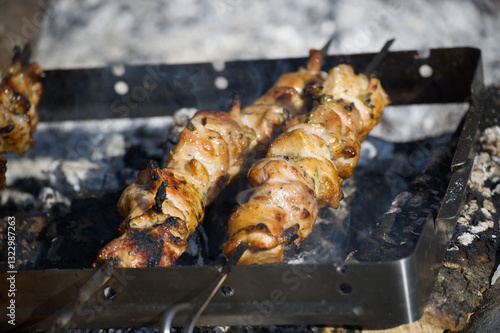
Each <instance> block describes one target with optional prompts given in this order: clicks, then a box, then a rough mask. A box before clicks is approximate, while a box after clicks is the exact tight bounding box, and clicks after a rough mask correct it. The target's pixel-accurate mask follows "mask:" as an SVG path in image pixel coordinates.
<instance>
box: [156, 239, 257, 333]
mask: <svg viewBox="0 0 500 333" xmlns="http://www.w3.org/2000/svg"><path fill="white" fill-rule="evenodd" d="M247 248H248V245H247V244H246V243H242V244H240V245H239V246H238V247H237V248H236V250H235V251H234V252H233V254H232V255H231V257H230V258H229V259H228V260H227V261H226V263H225V264H224V266H223V267H222V270H221V272H220V274H219V276H218V277H217V279H216V280H214V281H213V282H212V284H211V285H210V287H208V288H207V291H206V292H205V294H204V295H203V296H202V297H201V298H200V299H199V300H198V301H197V302H196V303H195V304H194V305H191V304H188V303H181V304H177V305H174V306H172V307H171V308H170V309H169V310H168V311H167V312H166V313H165V316H164V317H163V322H162V330H161V331H160V332H163V333H170V332H171V330H172V322H173V319H174V316H175V314H176V313H177V312H179V311H182V310H186V309H189V308H191V307H192V310H191V312H190V313H189V316H188V319H187V320H186V323H185V324H184V332H186V333H192V332H193V329H194V327H195V324H196V321H197V320H198V318H199V317H200V315H201V314H202V313H203V311H204V310H205V308H206V307H207V305H208V303H210V301H211V300H212V298H213V297H214V296H215V293H216V292H217V291H218V290H219V288H220V287H221V285H222V283H224V281H225V280H226V278H227V277H228V276H229V273H230V272H231V268H232V267H233V266H234V265H236V263H237V262H238V260H240V258H241V256H242V255H243V253H244V252H245V251H246V249H247Z"/></svg>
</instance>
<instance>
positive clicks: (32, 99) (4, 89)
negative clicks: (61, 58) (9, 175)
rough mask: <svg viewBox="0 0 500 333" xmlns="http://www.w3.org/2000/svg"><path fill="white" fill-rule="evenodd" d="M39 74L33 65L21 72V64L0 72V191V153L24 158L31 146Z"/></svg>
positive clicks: (0, 179) (1, 176) (2, 167)
mask: <svg viewBox="0 0 500 333" xmlns="http://www.w3.org/2000/svg"><path fill="white" fill-rule="evenodd" d="M42 75H43V71H42V69H41V68H40V66H39V65H38V64H36V63H31V64H29V65H28V66H26V67H24V68H22V66H21V61H20V60H19V59H14V61H13V64H12V65H11V66H9V67H8V68H7V69H6V70H4V71H3V72H2V80H1V81H0V189H3V188H4V187H5V172H6V171H7V167H6V161H5V158H4V157H3V156H1V153H17V154H19V155H24V154H25V153H26V152H27V151H28V150H29V149H30V148H31V147H32V146H33V144H34V140H33V133H34V132H35V129H36V125H37V123H38V113H37V111H36V107H37V105H38V102H39V101H40V98H41V95H42V91H43V87H42V83H41V78H42Z"/></svg>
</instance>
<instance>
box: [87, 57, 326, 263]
mask: <svg viewBox="0 0 500 333" xmlns="http://www.w3.org/2000/svg"><path fill="white" fill-rule="evenodd" d="M320 67H321V55H320V53H319V51H315V50H312V51H311V54H310V58H309V62H308V64H307V68H301V69H299V71H297V72H294V73H287V74H284V75H282V76H281V77H280V78H279V79H278V80H277V82H276V83H275V85H274V86H273V87H272V88H271V89H270V90H269V91H268V92H267V93H266V94H264V95H263V96H262V97H260V98H259V99H258V100H257V101H255V102H254V103H253V104H251V105H249V106H247V107H245V108H243V109H241V105H240V101H239V99H238V98H236V99H235V100H234V102H233V105H232V106H231V108H230V111H229V112H223V111H208V110H204V111H198V112H197V113H196V114H195V115H194V117H193V118H192V119H191V120H190V121H189V123H188V125H187V126H186V127H185V128H184V130H183V131H182V132H181V134H180V138H179V143H178V145H177V146H176V147H173V148H172V149H171V151H170V156H169V161H168V164H167V167H166V168H165V169H163V170H162V169H160V168H159V167H158V165H157V164H156V163H154V162H149V163H148V165H147V169H146V170H143V171H141V172H140V173H139V175H138V177H137V180H136V182H135V183H133V184H131V185H129V186H128V187H127V188H126V189H125V190H124V192H123V193H122V195H121V198H120V199H119V202H118V205H117V208H118V212H119V213H120V214H121V215H122V216H124V218H125V219H124V221H123V222H122V224H121V225H120V227H119V231H120V233H121V235H120V236H119V237H118V238H116V239H114V240H112V241H111V242H109V243H108V244H107V245H105V247H104V248H103V249H101V251H100V252H99V254H98V258H97V260H96V262H95V263H94V266H95V267H98V266H100V265H102V264H103V263H109V264H111V265H113V266H116V267H157V266H161V267H165V266H171V265H173V264H174V263H175V261H176V260H177V258H178V257H179V256H180V255H181V254H182V253H183V252H184V251H185V249H186V247H187V239H188V237H189V235H191V234H192V233H193V231H194V230H195V229H196V227H197V226H198V225H199V224H200V223H201V221H202V220H203V218H204V215H205V207H206V206H207V205H209V204H210V203H212V201H213V200H214V199H215V198H216V197H217V195H218V194H219V193H220V191H221V190H222V189H223V188H224V187H225V186H227V185H228V184H229V183H230V182H232V181H233V180H234V179H236V178H237V177H238V176H239V175H241V174H242V173H246V171H247V170H248V167H249V166H250V164H251V162H252V161H253V160H254V159H255V158H256V157H257V158H258V157H261V156H262V155H263V154H264V153H265V151H266V149H267V146H268V145H269V142H270V141H271V140H272V139H273V138H274V137H275V136H276V135H277V133H278V132H280V131H281V130H282V127H283V124H284V122H285V121H286V120H287V119H289V118H290V117H294V116H296V115H298V114H301V113H305V112H307V111H309V110H310V109H311V108H312V105H313V102H314V101H315V100H316V99H317V96H313V93H314V92H315V91H317V89H318V88H317V87H318V86H319V85H321V84H323V81H324V79H325V76H324V75H323V74H322V73H321V71H320Z"/></svg>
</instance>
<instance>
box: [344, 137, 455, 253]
mask: <svg viewBox="0 0 500 333" xmlns="http://www.w3.org/2000/svg"><path fill="white" fill-rule="evenodd" d="M452 151H453V150H452V149H451V147H450V146H440V147H438V148H436V149H434V150H433V151H432V153H431V156H430V160H429V162H428V164H427V165H426V167H425V169H424V170H423V172H422V173H421V174H419V175H418V176H417V177H416V178H415V179H414V180H413V181H412V182H411V184H410V185H409V187H408V189H406V190H405V191H403V192H401V193H399V194H398V195H397V196H396V197H395V198H394V200H393V201H392V203H391V206H390V207H389V208H388V210H387V212H386V213H385V214H384V215H383V217H382V218H381V219H380V220H379V221H378V222H377V225H376V226H375V228H374V229H373V231H372V232H371V233H370V235H369V236H368V237H367V238H366V239H365V241H364V242H363V243H362V244H361V246H360V247H359V249H358V250H356V252H355V253H353V255H351V256H350V258H349V260H350V261H353V262H355V261H386V260H397V259H401V258H405V257H407V256H409V255H410V254H411V253H412V252H413V251H414V249H415V245H416V243H417V241H418V239H419V236H420V232H421V230H422V228H423V225H424V223H425V222H426V221H427V218H428V216H429V214H430V215H431V216H434V217H435V216H436V214H437V211H438V210H439V207H440V205H441V202H442V200H443V193H445V191H446V187H447V185H448V182H449V177H450V170H449V165H450V164H451V158H452Z"/></svg>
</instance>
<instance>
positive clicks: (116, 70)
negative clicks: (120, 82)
mask: <svg viewBox="0 0 500 333" xmlns="http://www.w3.org/2000/svg"><path fill="white" fill-rule="evenodd" d="M111 73H113V75H114V76H117V77H120V76H123V75H125V66H124V65H113V66H111Z"/></svg>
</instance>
